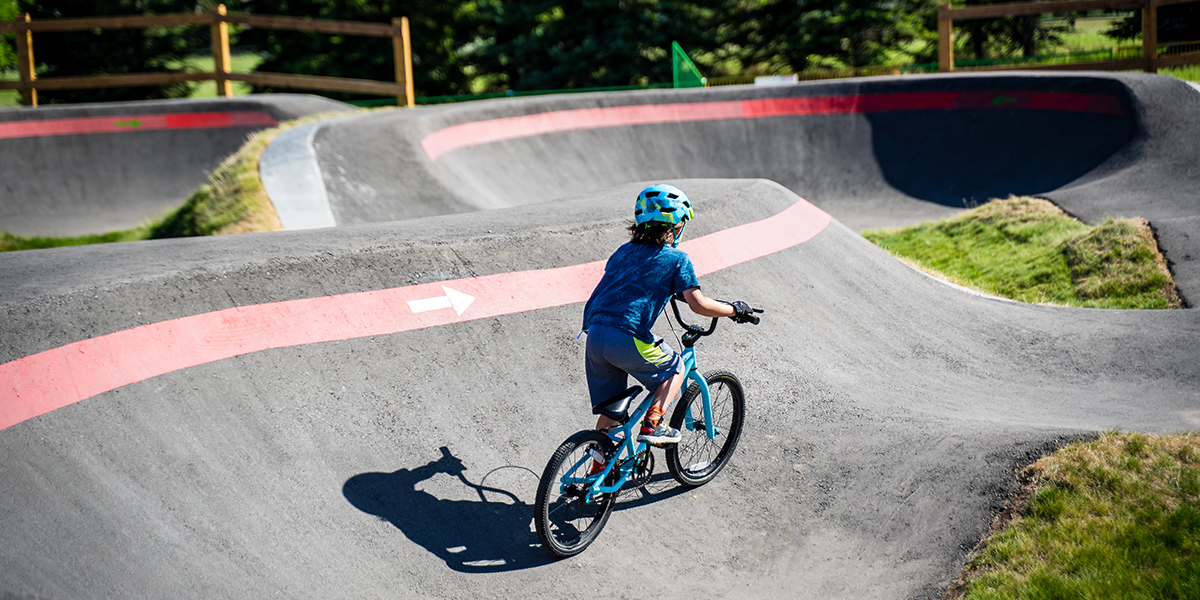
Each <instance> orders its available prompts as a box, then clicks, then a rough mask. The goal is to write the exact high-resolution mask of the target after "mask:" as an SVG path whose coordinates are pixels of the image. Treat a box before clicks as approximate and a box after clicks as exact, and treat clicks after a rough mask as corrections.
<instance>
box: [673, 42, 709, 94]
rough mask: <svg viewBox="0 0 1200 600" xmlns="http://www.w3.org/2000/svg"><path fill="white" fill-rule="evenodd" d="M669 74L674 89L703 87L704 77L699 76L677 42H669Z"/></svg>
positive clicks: (697, 70) (698, 70)
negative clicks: (670, 73) (673, 81)
mask: <svg viewBox="0 0 1200 600" xmlns="http://www.w3.org/2000/svg"><path fill="white" fill-rule="evenodd" d="M671 72H672V75H674V79H675V87H676V88H690V87H704V77H702V76H701V75H700V69H697V68H696V65H695V64H694V63H693V62H692V59H690V58H688V55H687V53H686V52H684V51H683V48H680V47H679V43H678V42H671Z"/></svg>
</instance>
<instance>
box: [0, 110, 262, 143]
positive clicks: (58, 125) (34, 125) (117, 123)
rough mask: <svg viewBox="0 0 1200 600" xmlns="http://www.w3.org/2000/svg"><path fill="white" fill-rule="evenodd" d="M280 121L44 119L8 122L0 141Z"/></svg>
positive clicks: (231, 117)
mask: <svg viewBox="0 0 1200 600" xmlns="http://www.w3.org/2000/svg"><path fill="white" fill-rule="evenodd" d="M278 124H279V122H278V121H276V120H275V119H274V117H272V116H271V115H269V114H267V113H265V112H262V111H240V112H191V113H168V114H160V115H120V116H110V117H82V118H78V119H44V120H39V121H8V122H3V123H0V139H12V138H27V137H46V136H54V135H82V134H88V133H124V132H129V131H159V130H163V129H220V128H225V127H246V126H251V125H263V126H267V127H273V126H275V125H278Z"/></svg>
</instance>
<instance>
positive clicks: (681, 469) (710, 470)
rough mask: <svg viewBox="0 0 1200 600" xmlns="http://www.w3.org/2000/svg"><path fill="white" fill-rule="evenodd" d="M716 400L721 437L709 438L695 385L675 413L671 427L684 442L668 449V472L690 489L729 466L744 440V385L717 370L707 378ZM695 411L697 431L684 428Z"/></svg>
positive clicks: (718, 428) (714, 415)
mask: <svg viewBox="0 0 1200 600" xmlns="http://www.w3.org/2000/svg"><path fill="white" fill-rule="evenodd" d="M704 380H705V381H707V382H708V390H709V397H710V398H711V400H712V413H713V422H714V424H715V425H716V427H717V430H718V435H717V436H716V437H714V438H713V439H711V440H710V439H708V434H707V432H706V431H705V427H704V402H703V400H702V399H701V398H700V386H698V385H696V384H694V383H693V384H691V385H690V386H688V389H687V391H685V392H684V393H683V396H682V397H681V398H680V399H679V404H677V405H676V406H675V410H674V412H673V413H672V414H671V427H674V428H675V429H678V430H679V432H680V433H681V434H682V435H683V439H682V440H680V441H679V443H678V444H673V445H671V446H668V447H667V469H668V470H670V471H671V476H672V477H674V478H675V481H678V482H679V483H681V484H683V485H685V486H688V487H696V486H701V485H704V484H706V483H708V482H710V481H712V479H713V478H714V477H716V476H717V473H720V472H721V469H724V468H725V465H727V464H729V457H730V456H732V455H733V451H734V450H735V449H736V448H737V444H738V440H739V439H740V438H741V437H742V424H743V422H744V421H745V417H746V394H745V392H744V391H743V389H742V382H740V381H738V378H737V377H736V376H734V374H733V373H730V372H728V371H713V372H712V373H709V374H708V375H706V376H705V378H704ZM689 411H691V412H692V419H693V421H694V423H693V429H692V430H688V429H687V428H685V427H684V418H685V417H686V415H687V414H688V412H689Z"/></svg>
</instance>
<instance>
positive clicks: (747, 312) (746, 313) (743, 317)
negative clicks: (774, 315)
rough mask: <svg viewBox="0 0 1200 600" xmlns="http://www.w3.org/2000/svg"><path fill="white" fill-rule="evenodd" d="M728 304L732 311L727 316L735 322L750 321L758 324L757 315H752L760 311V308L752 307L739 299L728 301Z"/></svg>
mask: <svg viewBox="0 0 1200 600" xmlns="http://www.w3.org/2000/svg"><path fill="white" fill-rule="evenodd" d="M729 305H730V306H732V307H733V313H734V314H733V316H732V317H729V318H730V319H733V320H734V322H735V323H752V324H754V325H758V317H756V316H754V313H761V312H762V309H761V308H754V307H752V306H750V305H749V304H746V303H745V302H742V301H741V300H735V301H733V302H730V303H729Z"/></svg>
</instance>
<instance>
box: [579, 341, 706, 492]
mask: <svg viewBox="0 0 1200 600" xmlns="http://www.w3.org/2000/svg"><path fill="white" fill-rule="evenodd" d="M694 343H695V342H694V340H691V341H690V343H689V341H688V340H685V342H684V349H683V352H682V353H681V357H682V358H683V366H684V373H686V379H685V380H684V389H686V388H687V382H688V381H692V382H694V383H695V384H696V385H697V386H699V388H700V398H701V399H702V402H703V406H704V428H705V433H706V434H707V435H708V439H710V440H711V439H713V438H715V437H716V436H717V435H718V434H719V433H720V432H719V431H717V430H716V427H715V426H714V425H713V419H712V404H711V400H710V398H709V391H708V382H706V381H705V380H704V376H703V375H701V374H700V369H699V368H698V367H697V366H696V349H695V347H694V346H693V344H694ZM653 401H654V393H653V391H652V390H648V391H647V392H646V397H645V399H643V400H642V402H641V404H639V405H638V407H637V410H635V411H633V414H631V415H630V416H629V420H628V421H626V422H625V423H623V424H621V426H620V427H619V428H618V429H617V430H616V431H613V432H609V433H608V437H609V438H610V439H612V441H613V442H614V443H616V444H617V448H618V450H617V452H616V453H614V454H613V456H612V458H609V459H608V461H607V464H606V465H605V467H604V470H603V471H601V472H599V473H597V474H595V475H589V476H587V477H564V478H563V480H562V482H561V484H560V485H561V486H562V488H563V489H564V490H565V489H566V488H567V487H569V486H571V485H575V484H580V485H584V486H587V489H588V491H587V494H586V496H585V497H584V501H585V502H594V501H595V500H596V497H597V496H600V495H602V494H612V493H616V492H617V491H618V490H620V489H621V487H622V486H624V485H625V484H626V483H628V482H629V480H630V479H631V478H632V476H633V470H634V468H635V466H636V461H632V460H628V459H630V458H633V457H635V456H638V455H639V454H640V453H641V452H643V451H644V452H649V448H648V447H647V445H646V444H643V443H641V442H638V441H637V435H636V434H634V431H633V428H634V426H635V425H639V424H641V422H642V417H643V416H644V415H645V414H646V411H648V410H650V405H651V404H652V403H653ZM683 426H684V427H686V428H688V429H689V430H695V428H696V423H695V419H693V418H692V414H691V411H688V413H687V415H686V416H685V417H684V422H683ZM589 458H590V457H584V458H583V459H581V460H580V461H579V462H578V463H576V464H575V465H574V466H573V467H572V468H571V472H572V473H574V472H576V471H577V470H578V469H579V468H581V467H583V464H584V463H585V462H587V461H588V459H589ZM622 458H624V460H622ZM593 460H594V459H593ZM618 466H619V470H618V473H619V474H620V477H618V478H617V480H616V481H614V482H613V483H612V484H611V485H597V483H598V482H602V481H605V480H606V479H607V478H608V476H609V473H611V472H612V470H613V468H614V467H618Z"/></svg>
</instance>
